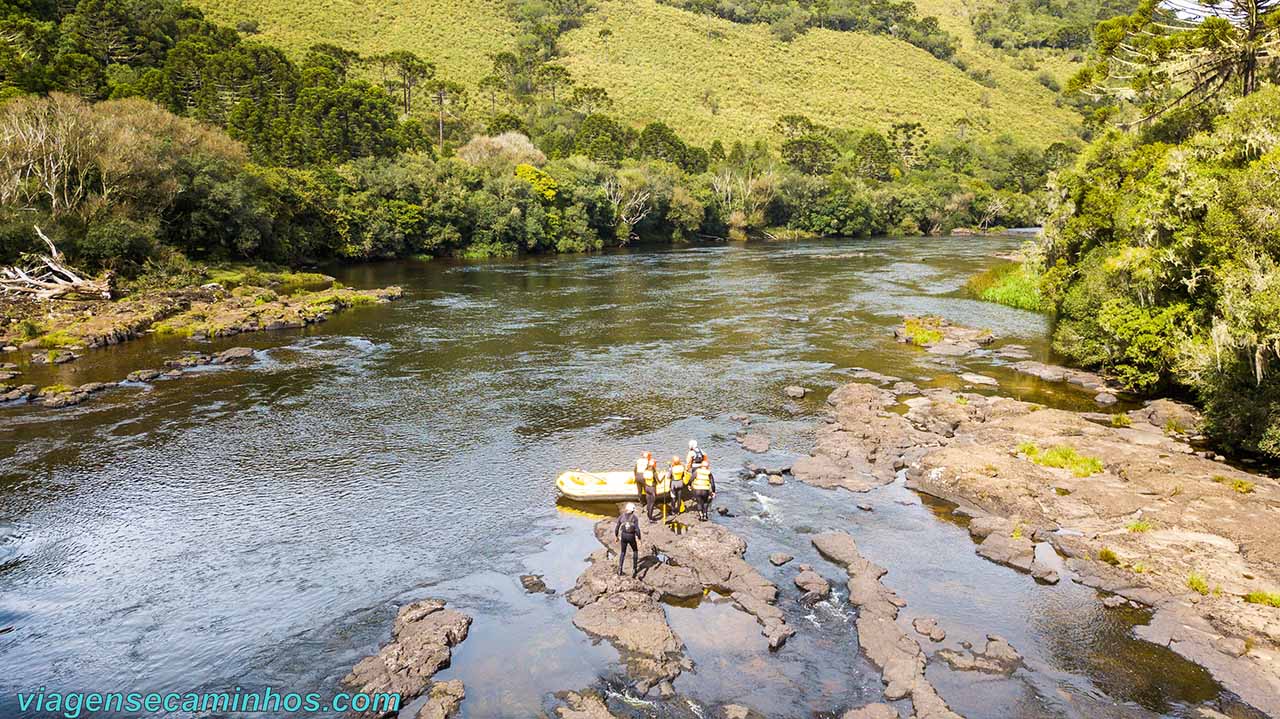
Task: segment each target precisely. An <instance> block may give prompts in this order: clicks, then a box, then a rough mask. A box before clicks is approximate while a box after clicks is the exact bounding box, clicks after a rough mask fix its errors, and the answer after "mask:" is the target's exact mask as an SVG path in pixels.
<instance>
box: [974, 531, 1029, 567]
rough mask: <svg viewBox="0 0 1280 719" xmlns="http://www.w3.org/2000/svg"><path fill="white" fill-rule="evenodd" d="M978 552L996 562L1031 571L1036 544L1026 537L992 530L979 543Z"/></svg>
mask: <svg viewBox="0 0 1280 719" xmlns="http://www.w3.org/2000/svg"><path fill="white" fill-rule="evenodd" d="M978 554H980V555H981V556H983V557H986V558H987V559H990V560H991V561H993V562H995V563H996V564H1003V565H1005V566H1009V567H1013V568H1014V569H1019V570H1021V571H1024V572H1030V571H1031V563H1032V561H1033V560H1034V559H1035V545H1034V544H1032V543H1031V540H1030V539H1027V538H1026V537H1014V536H1012V535H1011V534H1007V533H1004V532H992V533H991V534H989V535H987V538H986V539H984V540H982V544H979V545H978Z"/></svg>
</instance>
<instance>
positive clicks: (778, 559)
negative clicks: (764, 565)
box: [769, 552, 795, 567]
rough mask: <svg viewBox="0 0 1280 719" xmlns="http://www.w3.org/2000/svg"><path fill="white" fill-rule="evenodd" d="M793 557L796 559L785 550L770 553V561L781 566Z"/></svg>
mask: <svg viewBox="0 0 1280 719" xmlns="http://www.w3.org/2000/svg"><path fill="white" fill-rule="evenodd" d="M792 559H795V557H793V556H791V555H790V554H786V553H785V552H774V553H773V554H770V555H769V563H770V564H772V565H773V566H775V567H781V566H782V565H784V564H786V563H787V562H790V561H791V560H792Z"/></svg>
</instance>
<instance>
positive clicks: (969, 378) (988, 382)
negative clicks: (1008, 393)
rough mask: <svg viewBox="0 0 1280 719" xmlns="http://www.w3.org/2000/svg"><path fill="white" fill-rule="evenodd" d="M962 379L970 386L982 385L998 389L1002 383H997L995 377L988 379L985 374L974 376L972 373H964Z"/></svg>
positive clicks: (961, 375)
mask: <svg viewBox="0 0 1280 719" xmlns="http://www.w3.org/2000/svg"><path fill="white" fill-rule="evenodd" d="M960 379H962V380H964V381H965V382H968V383H969V384H976V385H982V386H984V387H998V386H999V385H1000V383H999V382H998V381H996V378H995V377H988V376H986V375H983V374H974V373H972V372H962V373H961V374H960Z"/></svg>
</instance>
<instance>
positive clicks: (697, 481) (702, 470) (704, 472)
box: [689, 467, 711, 492]
mask: <svg viewBox="0 0 1280 719" xmlns="http://www.w3.org/2000/svg"><path fill="white" fill-rule="evenodd" d="M689 486H690V487H691V488H693V489H694V490H696V491H700V492H703V491H705V492H710V491H711V470H709V469H707V468H706V467H698V469H697V471H695V472H694V473H693V484H691V485H689Z"/></svg>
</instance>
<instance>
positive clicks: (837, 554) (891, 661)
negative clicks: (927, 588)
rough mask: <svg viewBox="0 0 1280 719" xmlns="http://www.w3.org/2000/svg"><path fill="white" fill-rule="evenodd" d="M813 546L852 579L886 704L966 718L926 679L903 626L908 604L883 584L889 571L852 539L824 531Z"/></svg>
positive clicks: (928, 718) (861, 633) (939, 718)
mask: <svg viewBox="0 0 1280 719" xmlns="http://www.w3.org/2000/svg"><path fill="white" fill-rule="evenodd" d="M810 541H811V542H812V543H813V546H814V548H815V549H817V550H818V553H819V554H821V555H822V556H823V557H825V558H827V559H828V560H830V561H832V562H834V563H835V564H837V565H839V566H841V567H844V569H845V572H846V573H847V574H848V575H849V603H850V604H852V605H854V606H855V607H857V608H858V619H857V621H856V626H857V629H858V644H859V646H860V647H861V648H862V651H863V653H864V654H866V656H867V659H869V660H870V661H871V663H872V664H874V665H875V666H876V667H878V668H879V669H880V672H881V679H882V681H883V682H884V684H885V689H884V696H885V699H888V700H889V701H897V700H899V699H906V698H910V699H911V703H912V706H913V707H914V709H915V716H916V717H918V718H919V719H961V717H960V716H959V715H958V714H956V713H955V712H953V711H951V710H950V709H949V708H948V707H947V705H946V703H945V702H944V701H943V700H942V698H941V697H940V696H938V693H937V691H936V690H935V689H934V688H933V685H931V684H930V683H929V680H928V678H927V677H926V676H925V673H924V669H925V657H924V652H923V651H922V650H921V649H920V644H919V643H917V642H916V640H914V639H912V638H911V637H909V636H907V633H906V632H905V631H903V629H902V627H901V626H899V625H898V622H897V618H898V610H899V609H900V608H901V607H903V606H906V602H904V601H903V600H902V599H901V598H900V597H899V596H898V595H897V594H896V593H895V592H894V591H893V590H891V589H889V588H888V587H886V586H885V585H884V584H883V583H882V582H881V581H880V579H881V577H883V576H884V575H885V569H884V568H883V567H880V566H878V565H876V564H875V563H873V562H871V561H869V560H867V559H866V558H865V557H863V556H862V553H861V552H859V551H858V545H857V543H856V542H855V541H854V540H853V537H851V536H849V535H848V534H846V533H844V532H824V533H822V534H818V535H815V536H814V537H813V538H812V539H811V540H810ZM872 716H874V715H872Z"/></svg>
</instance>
